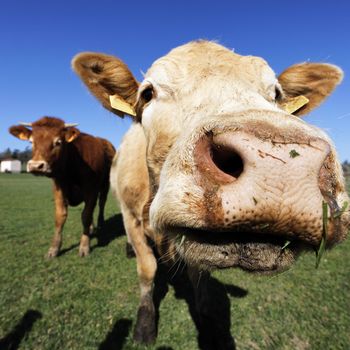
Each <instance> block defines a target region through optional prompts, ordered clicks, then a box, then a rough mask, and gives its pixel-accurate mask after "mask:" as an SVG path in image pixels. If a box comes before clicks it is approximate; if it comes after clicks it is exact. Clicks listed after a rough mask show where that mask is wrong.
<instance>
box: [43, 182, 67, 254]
mask: <svg viewBox="0 0 350 350" xmlns="http://www.w3.org/2000/svg"><path fill="white" fill-rule="evenodd" d="M53 195H54V200H55V233H54V236H53V239H52V243H51V246H50V248H49V251H48V253H47V257H48V258H54V257H55V256H57V254H58V253H59V251H60V248H61V245H62V230H63V226H64V224H65V222H66V219H67V214H68V210H67V202H66V200H65V199H64V196H63V192H62V189H61V187H60V186H59V185H58V184H57V183H56V182H54V184H53Z"/></svg>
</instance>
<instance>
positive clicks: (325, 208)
mask: <svg viewBox="0 0 350 350" xmlns="http://www.w3.org/2000/svg"><path fill="white" fill-rule="evenodd" d="M327 235H328V204H327V203H326V202H322V239H321V243H320V245H319V247H318V250H317V252H316V269H317V268H318V267H319V265H320V262H321V258H322V255H323V253H324V251H325V249H326V240H327Z"/></svg>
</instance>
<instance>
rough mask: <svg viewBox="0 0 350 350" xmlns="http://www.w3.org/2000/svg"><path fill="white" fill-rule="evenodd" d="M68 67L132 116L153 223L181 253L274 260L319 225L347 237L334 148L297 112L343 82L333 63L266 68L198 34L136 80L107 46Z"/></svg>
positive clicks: (252, 265)
mask: <svg viewBox="0 0 350 350" xmlns="http://www.w3.org/2000/svg"><path fill="white" fill-rule="evenodd" d="M73 67H74V69H75V71H76V72H77V73H78V74H79V75H80V77H81V79H82V80H83V81H84V82H85V84H86V85H87V86H88V88H89V89H90V90H91V92H92V93H93V94H94V95H95V96H96V97H97V98H98V99H99V100H100V101H101V102H102V104H103V105H104V106H105V107H106V108H107V109H108V110H110V111H112V112H114V113H116V114H118V115H122V114H123V111H124V112H125V111H126V112H127V113H129V114H134V119H135V121H136V122H139V123H142V126H143V129H144V132H145V136H146V139H147V144H148V147H147V164H148V168H149V173H150V177H151V179H150V180H151V183H152V185H153V186H152V188H153V189H154V193H153V194H154V199H153V201H152V205H151V208H150V219H151V224H152V226H153V228H154V229H155V230H156V232H158V233H164V234H165V235H167V237H168V238H172V239H173V241H174V242H175V243H174V244H175V245H176V247H177V250H178V252H179V253H180V254H181V255H182V257H183V258H184V259H185V261H186V262H187V263H189V264H194V265H197V266H199V267H201V268H204V269H206V268H207V269H210V268H216V267H218V268H222V267H233V266H239V267H242V268H244V269H247V270H251V271H271V270H280V269H283V268H286V267H287V266H289V265H290V264H291V263H292V262H293V261H294V260H295V258H296V256H297V255H298V253H299V252H300V251H301V250H303V249H305V248H317V247H318V246H319V245H320V242H321V240H322V237H323V236H325V231H327V237H326V239H325V240H326V242H327V245H328V246H331V245H333V244H334V243H336V242H340V241H341V240H343V239H344V238H345V236H346V234H347V229H348V227H349V211H348V210H347V211H344V212H342V211H341V208H342V207H343V206H345V203H346V201H348V196H347V193H346V190H345V184H344V179H343V175H342V171H341V167H340V164H339V161H338V159H337V155H336V151H335V149H334V146H333V144H332V142H331V141H330V139H329V138H328V136H327V135H326V134H325V133H324V132H323V131H321V130H320V129H318V128H316V127H314V126H311V125H308V124H307V123H305V122H304V121H303V120H302V119H301V118H300V116H302V115H304V114H306V113H308V112H310V111H311V110H313V109H314V108H315V107H317V106H318V105H319V104H320V103H321V102H322V101H323V100H324V99H325V98H326V97H327V96H328V95H329V94H330V93H331V92H332V91H333V89H334V88H335V87H336V85H337V84H338V83H339V82H340V81H341V80H342V71H341V70H340V69H339V68H338V67H336V66H333V65H330V64H318V63H302V64H297V65H295V66H292V67H290V68H288V69H287V70H285V71H284V72H283V73H282V74H281V75H280V76H279V77H276V76H275V74H274V72H273V71H272V69H271V68H270V67H269V66H268V64H267V63H266V62H265V61H264V60H263V59H261V58H259V57H253V56H240V55H238V54H236V53H234V52H232V51H230V50H228V49H226V48H224V47H222V46H220V45H218V44H215V43H212V42H206V41H199V42H192V43H189V44H187V45H184V46H181V47H178V48H176V49H174V50H172V51H171V52H170V53H169V54H168V55H166V56H165V57H162V58H160V59H159V60H157V61H156V62H155V63H154V64H153V65H152V67H151V68H150V69H149V70H148V72H147V73H146V74H145V78H144V81H143V82H142V83H138V82H137V81H136V80H135V78H134V77H133V75H132V74H131V72H130V71H129V69H128V68H127V67H126V66H125V64H124V63H123V62H121V61H120V60H119V59H117V58H115V57H112V56H107V55H103V54H98V53H82V54H80V55H78V56H76V57H75V59H74V60H73ZM110 96H113V101H114V102H115V101H116V102H115V103H114V104H113V103H112V105H111V103H110ZM301 96H302V97H301ZM296 99H297V100H296ZM300 99H301V100H302V101H303V102H302V103H299V100H300ZM307 101H308V103H306V102H307ZM295 103H296V104H297V105H296V107H294V108H293V106H292V105H293V104H295ZM305 103H306V104H305ZM323 201H325V202H326V203H327V206H328V210H329V213H328V216H329V218H328V220H327V223H326V225H323V218H324V214H323V212H322V207H323ZM324 226H326V227H324Z"/></svg>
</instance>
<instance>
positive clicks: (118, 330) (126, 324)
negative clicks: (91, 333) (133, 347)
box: [98, 318, 132, 350]
mask: <svg viewBox="0 0 350 350" xmlns="http://www.w3.org/2000/svg"><path fill="white" fill-rule="evenodd" d="M131 324H132V322H131V320H128V319H125V318H122V319H120V320H118V321H117V322H116V323H115V324H114V326H113V329H112V330H111V331H110V332H109V333H108V334H107V336H106V339H105V340H104V341H103V342H102V343H101V344H100V346H99V347H98V350H112V349H113V350H121V349H122V348H123V345H124V343H125V340H126V338H127V337H128V335H129V332H130V327H131Z"/></svg>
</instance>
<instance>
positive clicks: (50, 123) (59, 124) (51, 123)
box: [32, 117, 64, 128]
mask: <svg viewBox="0 0 350 350" xmlns="http://www.w3.org/2000/svg"><path fill="white" fill-rule="evenodd" d="M32 125H33V127H34V126H45V127H49V128H63V127H64V121H63V120H62V119H60V118H56V117H42V118H40V119H39V120H37V121H36V122H34V123H33V124H32Z"/></svg>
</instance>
